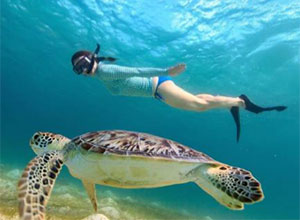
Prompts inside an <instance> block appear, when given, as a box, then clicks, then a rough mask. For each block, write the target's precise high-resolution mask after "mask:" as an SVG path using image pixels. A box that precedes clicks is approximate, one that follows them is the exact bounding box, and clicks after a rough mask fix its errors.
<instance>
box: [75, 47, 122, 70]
mask: <svg viewBox="0 0 300 220" xmlns="http://www.w3.org/2000/svg"><path fill="white" fill-rule="evenodd" d="M99 51H100V45H99V44H97V47H96V49H95V51H94V53H90V52H86V53H85V55H82V56H80V57H79V58H77V59H76V60H75V61H74V63H73V71H74V72H75V73H77V74H81V73H83V72H85V73H87V74H89V73H91V71H92V69H93V66H94V64H95V62H97V63H99V62H100V61H104V60H107V61H111V62H113V61H115V60H116V58H113V57H98V53H99Z"/></svg>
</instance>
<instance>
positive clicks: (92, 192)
mask: <svg viewBox="0 0 300 220" xmlns="http://www.w3.org/2000/svg"><path fill="white" fill-rule="evenodd" d="M82 184H83V186H84V188H85V189H86V191H87V194H88V196H89V198H90V200H91V203H92V205H93V208H94V210H95V212H97V210H98V208H97V196H96V189H95V184H94V183H90V182H87V181H84V180H82Z"/></svg>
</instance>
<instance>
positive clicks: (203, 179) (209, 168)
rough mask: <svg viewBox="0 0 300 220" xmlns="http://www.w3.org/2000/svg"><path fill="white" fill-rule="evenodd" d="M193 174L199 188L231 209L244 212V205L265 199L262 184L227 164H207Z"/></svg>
mask: <svg viewBox="0 0 300 220" xmlns="http://www.w3.org/2000/svg"><path fill="white" fill-rule="evenodd" d="M191 173H192V175H194V178H196V181H195V183H196V184H197V185H198V186H200V187H201V188H202V189H203V190H204V191H206V192H207V193H208V194H210V195H211V196H212V197H214V198H215V199H216V200H217V201H218V202H219V203H221V204H222V205H224V206H226V207H228V208H230V209H235V210H242V209H243V208H244V203H248V204H249V203H255V202H259V201H261V200H262V199H263V198H264V195H263V191H262V188H261V186H260V183H259V182H258V181H257V180H256V179H255V178H254V177H253V176H252V174H251V173H250V172H249V171H247V170H244V169H241V168H238V167H231V166H228V165H226V164H206V165H200V166H199V167H197V168H196V169H194V170H193V171H192V172H191Z"/></svg>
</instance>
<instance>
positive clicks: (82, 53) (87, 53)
mask: <svg viewBox="0 0 300 220" xmlns="http://www.w3.org/2000/svg"><path fill="white" fill-rule="evenodd" d="M91 55H93V53H92V52H90V51H87V50H80V51H77V52H76V53H74V54H73V56H72V59H71V62H72V65H73V66H74V62H75V61H76V60H77V59H78V58H79V57H82V56H87V57H88V56H91Z"/></svg>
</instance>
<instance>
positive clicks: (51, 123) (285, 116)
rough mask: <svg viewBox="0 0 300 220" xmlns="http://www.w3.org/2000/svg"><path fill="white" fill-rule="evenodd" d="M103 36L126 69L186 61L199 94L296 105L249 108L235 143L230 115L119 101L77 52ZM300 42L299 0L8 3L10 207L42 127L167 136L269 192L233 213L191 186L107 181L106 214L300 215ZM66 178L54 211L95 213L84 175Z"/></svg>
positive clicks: (3, 197) (1, 203)
mask: <svg viewBox="0 0 300 220" xmlns="http://www.w3.org/2000/svg"><path fill="white" fill-rule="evenodd" d="M97 42H98V43H100V44H101V51H100V53H101V54H102V55H105V56H113V57H117V58H118V60H117V62H116V64H119V65H126V66H139V67H143V66H148V67H169V66H172V65H174V64H176V63H180V62H184V63H186V64H187V70H186V71H185V72H184V73H183V74H181V75H179V76H177V77H175V78H174V81H175V83H176V84H178V85H180V86H181V87H183V88H185V89H186V90H188V91H190V92H192V93H209V94H214V95H217V94H219V95H228V96H238V95H240V94H243V93H244V94H247V95H248V96H249V97H250V98H251V99H252V100H254V101H255V102H256V103H258V104H261V105H264V106H272V105H276V104H281V105H287V106H288V109H287V110H286V111H284V112H281V113H278V112H269V113H264V114H259V115H255V114H251V113H249V112H246V111H243V110H242V111H241V112H240V114H241V123H242V131H241V139H240V142H239V143H236V139H235V134H236V131H235V125H234V123H233V120H232V118H231V115H230V114H229V111H227V110H212V111H208V112H203V113H195V112H188V111H183V110H178V109H174V108H170V107H169V106H167V105H165V104H164V103H162V102H159V101H157V100H155V99H151V98H137V97H119V96H112V95H111V94H109V92H108V91H107V90H106V89H105V87H104V85H103V84H101V82H99V81H98V80H97V79H94V78H89V77H84V76H78V75H76V74H75V73H74V72H73V71H72V66H71V62H70V59H71V56H72V54H73V53H74V52H75V51H77V50H80V49H87V50H91V51H93V50H94V48H95V46H96V43H97ZM299 46H300V2H299V1H297V0H285V1H282V0H278V1H264V0H257V1H244V0H243V1H233V0H231V1H230V0H225V1H220V0H214V1H204V0H201V1H193V0H182V1H171V0H164V1H163V0H160V1H159V0H153V1H138V0H136V1H134V0H133V1H122V0H117V1H112V0H105V1H91V0H85V1H75V0H74V1H70V0H57V1H52V0H49V1H39V0H37V1H23V0H22V1H21V0H14V1H12V0H3V1H1V167H0V168H1V169H0V171H1V179H0V190H1V191H0V213H2V214H3V213H4V214H7V215H11V216H13V215H15V213H16V207H17V202H16V194H15V193H16V192H15V184H16V181H17V179H18V178H19V176H20V175H21V173H20V172H21V170H22V169H23V168H24V167H25V166H26V164H27V163H28V162H29V160H31V159H32V158H33V157H34V156H35V154H34V153H33V151H32V150H31V149H30V147H29V144H28V143H29V139H30V138H31V136H32V134H33V133H34V132H36V131H49V132H55V133H59V134H62V135H65V136H67V137H69V138H72V137H75V136H77V135H80V134H83V133H86V132H89V131H96V130H106V129H123V130H132V131H139V132H147V133H150V134H154V135H158V136H161V137H166V138H169V139H172V140H175V141H178V142H180V143H182V144H184V145H187V146H189V147H192V148H194V149H196V150H199V151H202V152H204V153H206V154H208V155H209V156H211V157H212V158H214V159H216V160H218V161H221V162H224V163H227V164H230V165H233V166H238V167H242V168H245V169H247V170H250V171H251V172H252V173H253V175H254V176H255V177H256V178H257V179H258V180H259V181H260V182H261V184H262V187H263V190H264V194H265V199H264V200H263V201H262V202H260V203H257V204H254V205H249V206H248V205H246V206H245V210H243V211H231V210H229V209H227V208H225V207H223V206H221V205H219V204H218V203H217V202H216V201H215V200H214V199H213V198H211V197H210V196H209V195H208V194H206V193H205V192H204V191H203V190H201V189H200V188H199V187H198V186H196V184H193V183H189V184H183V185H174V186H170V187H163V188H155V189H138V190H128V189H117V188H111V187H103V186H97V192H98V199H100V200H101V199H102V200H103V201H102V200H101V201H99V206H100V207H102V208H105V207H104V205H106V204H110V205H109V206H113V205H112V204H115V206H114V208H115V209H116V210H117V211H119V216H118V215H117V216H116V215H115V216H110V214H109V213H111V211H107V210H106V211H107V213H108V214H107V213H106V214H107V216H109V217H110V218H111V219H114V218H116V219H117V218H119V219H133V218H136V219H174V218H178V219H203V218H204V219H299V70H300V66H299V61H300V58H299V57H300V49H299V48H300V47H299ZM56 183H57V184H56V187H54V193H53V197H52V198H51V199H50V202H49V207H48V209H47V212H46V213H47V215H48V213H49V215H50V214H51V213H52V214H53V215H55V214H57V215H61V217H62V216H64V215H66V213H67V214H68V216H69V217H70V216H71V217H70V219H76V218H79V217H80V218H82V217H84V216H87V215H89V214H92V212H93V211H92V207H91V205H90V203H89V201H88V199H87V196H86V194H85V190H84V188H83V187H82V186H81V182H80V181H79V180H78V179H75V178H73V177H72V176H71V175H70V174H69V173H68V171H67V169H66V168H64V169H63V172H62V173H61V175H60V176H59V177H58V180H57V182H56ZM62 195H68V197H66V198H65V197H64V198H60V197H59V196H62ZM81 198H82V199H81ZM112 198H113V200H114V201H113V202H111V200H110V199H112ZM104 199H107V200H109V201H108V202H107V201H104ZM80 202H81V203H80ZM75 203H76V204H75ZM103 204H104V205H103ZM116 204H117V205H116ZM62 206H66V207H64V209H62V210H61V209H59V208H60V207H62ZM56 208H57V209H56ZM80 210H85V211H83V212H80ZM116 210H115V211H116ZM75 211H77V212H75ZM103 212H104V213H105V211H103ZM124 212H128V213H129V214H128V213H127V214H128V215H127V216H126V215H125V214H124ZM100 213H101V211H100ZM72 216H73V217H72Z"/></svg>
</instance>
